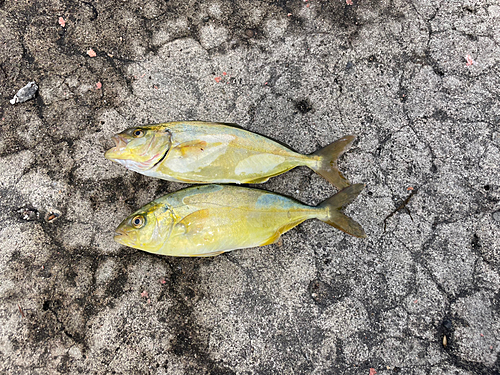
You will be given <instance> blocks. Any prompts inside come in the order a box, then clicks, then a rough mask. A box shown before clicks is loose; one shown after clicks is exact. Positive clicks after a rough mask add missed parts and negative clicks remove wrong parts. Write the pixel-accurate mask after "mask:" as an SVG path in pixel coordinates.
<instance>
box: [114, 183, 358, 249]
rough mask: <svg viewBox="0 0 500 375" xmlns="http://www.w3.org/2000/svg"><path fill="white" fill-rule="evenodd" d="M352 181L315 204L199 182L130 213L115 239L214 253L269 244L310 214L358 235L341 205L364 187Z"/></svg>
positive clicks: (137, 244)
mask: <svg viewBox="0 0 500 375" xmlns="http://www.w3.org/2000/svg"><path fill="white" fill-rule="evenodd" d="M363 188H364V185H363V184H356V185H351V186H349V187H347V188H345V189H344V190H342V191H340V192H339V193H337V194H335V195H334V196H332V197H330V198H329V199H327V200H326V201H324V202H323V203H321V204H320V205H318V206H316V207H312V206H307V205H305V204H302V203H300V202H298V201H296V200H294V199H292V198H287V197H284V196H282V195H279V194H275V193H271V192H268V191H265V190H259V189H252V188H246V187H240V186H234V185H204V186H194V187H190V188H187V189H183V190H179V191H176V192H174V193H171V194H168V195H165V196H164V197H162V198H159V199H156V200H155V201H153V202H151V203H149V204H147V205H146V206H144V207H143V208H141V209H140V210H138V211H137V212H134V213H133V214H132V215H130V216H129V217H127V218H126V219H125V220H124V221H123V222H122V223H121V224H120V225H119V226H118V228H117V229H116V235H115V237H114V239H115V241H116V242H118V243H120V244H122V245H126V246H130V247H134V248H136V249H140V250H144V251H147V252H150V253H155V254H162V255H171V256H215V255H219V254H221V253H223V252H226V251H230V250H236V249H242V248H248V247H255V246H264V245H268V244H271V243H274V242H276V241H277V240H278V239H279V238H280V236H281V234H283V233H285V232H287V231H289V230H290V229H292V228H293V227H295V226H296V225H298V224H300V223H302V222H303V221H304V220H307V219H319V220H322V221H324V222H325V223H328V224H330V225H332V226H334V227H335V228H337V229H340V230H342V231H344V232H346V233H349V234H350V235H353V236H356V237H366V235H365V232H364V230H363V228H362V227H361V226H360V225H359V224H358V223H357V222H355V221H354V220H352V219H351V218H349V217H347V216H345V215H344V214H343V213H342V212H341V211H340V210H341V209H342V208H343V207H345V206H346V205H348V204H349V203H351V202H352V201H353V200H354V199H355V198H356V197H357V196H358V194H359V193H360V192H361V190H363Z"/></svg>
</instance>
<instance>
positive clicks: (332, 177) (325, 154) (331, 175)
mask: <svg viewBox="0 0 500 375" xmlns="http://www.w3.org/2000/svg"><path fill="white" fill-rule="evenodd" d="M355 138H356V136H354V135H346V136H345V137H342V138H340V139H338V140H336V141H335V142H333V143H330V144H329V145H328V146H326V147H323V148H322V149H321V150H318V151H316V152H315V153H314V154H312V156H313V157H316V158H318V157H319V163H316V164H315V165H311V166H310V168H311V169H312V170H313V171H315V172H316V173H318V174H319V175H321V176H322V177H324V178H325V179H327V180H328V181H330V183H331V184H332V185H333V186H335V187H336V188H337V189H339V190H342V189H344V188H346V187H347V186H349V185H350V183H349V181H348V180H347V179H346V178H345V177H344V176H343V175H342V173H340V171H339V169H338V167H337V159H338V158H339V157H340V155H342V154H343V153H344V152H345V150H346V148H347V147H348V146H349V145H350V144H351V143H352V142H353V141H354V139H355Z"/></svg>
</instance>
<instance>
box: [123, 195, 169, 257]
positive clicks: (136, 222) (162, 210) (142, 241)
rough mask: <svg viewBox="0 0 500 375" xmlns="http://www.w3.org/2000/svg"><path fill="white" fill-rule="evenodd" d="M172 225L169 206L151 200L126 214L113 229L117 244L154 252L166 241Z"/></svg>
mask: <svg viewBox="0 0 500 375" xmlns="http://www.w3.org/2000/svg"><path fill="white" fill-rule="evenodd" d="M173 226H174V215H173V212H172V210H171V208H170V207H168V206H166V205H164V204H160V203H157V202H151V203H149V204H148V205H146V206H144V207H143V208H141V209H140V210H138V211H136V212H134V213H133V214H131V215H130V216H128V217H127V218H126V219H125V220H123V221H122V222H121V224H120V225H119V226H118V228H116V230H115V233H116V234H115V237H114V240H115V241H116V242H118V243H119V244H122V245H125V246H129V247H133V248H135V249H140V250H144V251H147V252H150V253H156V252H158V251H160V250H161V248H162V247H163V246H164V245H165V244H166V243H167V241H168V239H169V237H170V233H171V232H172V228H173Z"/></svg>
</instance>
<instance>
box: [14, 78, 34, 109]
mask: <svg viewBox="0 0 500 375" xmlns="http://www.w3.org/2000/svg"><path fill="white" fill-rule="evenodd" d="M37 91H38V86H37V84H36V83H35V81H33V82H30V83H28V84H27V85H26V86H24V87H23V88H22V89H20V90H19V91H18V92H17V94H16V95H14V97H13V98H12V99H11V100H10V104H16V103H24V102H25V101H27V100H30V99H32V98H34V97H35V94H36V92H37Z"/></svg>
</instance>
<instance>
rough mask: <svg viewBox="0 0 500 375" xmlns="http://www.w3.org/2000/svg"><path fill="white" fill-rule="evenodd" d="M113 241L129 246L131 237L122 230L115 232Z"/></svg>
mask: <svg viewBox="0 0 500 375" xmlns="http://www.w3.org/2000/svg"><path fill="white" fill-rule="evenodd" d="M113 239H114V240H115V241H116V242H118V243H119V244H122V245H127V243H128V242H129V241H130V237H129V236H128V234H127V233H125V232H123V231H122V230H121V229H120V228H118V229H116V230H115V235H114V237H113Z"/></svg>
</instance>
